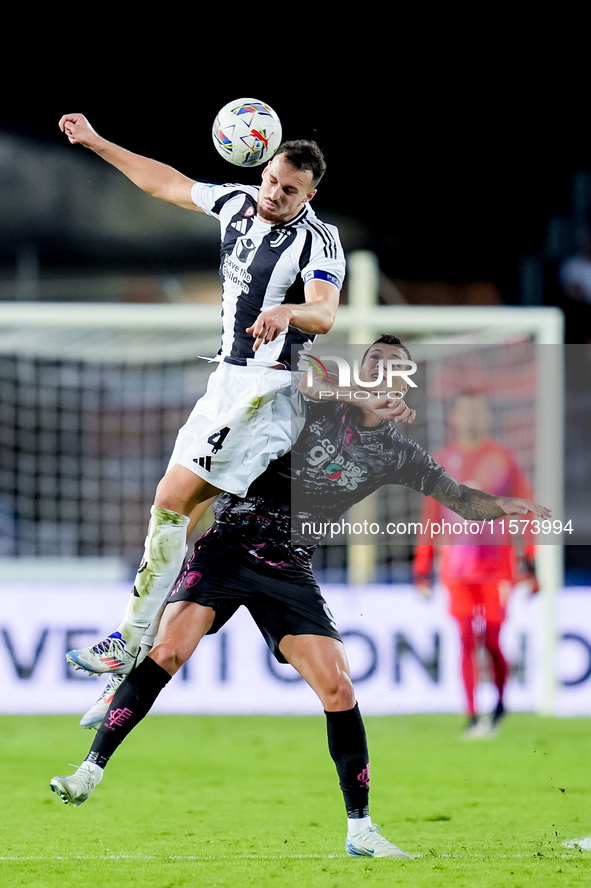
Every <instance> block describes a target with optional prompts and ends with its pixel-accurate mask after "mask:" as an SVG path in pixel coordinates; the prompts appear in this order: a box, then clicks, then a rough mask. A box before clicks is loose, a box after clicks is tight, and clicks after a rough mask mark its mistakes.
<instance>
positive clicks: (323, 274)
mask: <svg viewBox="0 0 591 888" xmlns="http://www.w3.org/2000/svg"><path fill="white" fill-rule="evenodd" d="M311 280H318V281H327V282H328V283H329V284H332V285H333V286H334V287H336V288H337V289H339V290H340V288H341V284H340V281H339V279H338V278H337V277H336V275H334V274H331V273H330V272H329V271H318V270H313V271H308V272H307V274H305V275H304V283H305V284H307V283H308V281H311Z"/></svg>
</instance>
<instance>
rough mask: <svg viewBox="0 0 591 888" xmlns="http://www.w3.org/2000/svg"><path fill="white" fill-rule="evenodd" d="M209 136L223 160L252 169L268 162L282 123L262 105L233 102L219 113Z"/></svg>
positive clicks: (279, 136)
mask: <svg viewBox="0 0 591 888" xmlns="http://www.w3.org/2000/svg"><path fill="white" fill-rule="evenodd" d="M211 134H212V136H213V144H214V145H215V147H216V150H217V152H218V154H221V156H222V157H223V158H225V159H226V160H228V161H229V162H230V163H233V164H235V165H236V166H241V167H254V166H259V164H261V163H265V161H267V160H271V158H272V157H273V155H274V154H275V152H276V151H277V149H278V148H279V145H280V144H281V123H280V121H279V118H278V117H277V115H276V114H275V112H274V111H273V109H272V108H271V107H270V106H269V105H266V104H265V102H260V101H259V100H258V99H236V101H235V102H228V104H227V105H224V107H223V108H222V109H221V111H220V112H219V113H218V115H217V117H216V119H215V120H214V122H213V128H212V133H211Z"/></svg>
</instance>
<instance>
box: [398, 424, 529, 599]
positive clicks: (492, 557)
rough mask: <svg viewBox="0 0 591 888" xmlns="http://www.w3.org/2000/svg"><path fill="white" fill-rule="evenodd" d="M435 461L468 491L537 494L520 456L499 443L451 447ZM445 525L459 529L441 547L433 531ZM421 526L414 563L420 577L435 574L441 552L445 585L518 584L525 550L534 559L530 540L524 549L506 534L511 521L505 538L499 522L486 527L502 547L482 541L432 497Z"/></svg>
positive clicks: (487, 534)
mask: <svg viewBox="0 0 591 888" xmlns="http://www.w3.org/2000/svg"><path fill="white" fill-rule="evenodd" d="M435 458H436V460H437V462H439V463H440V464H441V465H443V466H444V467H445V470H446V472H447V473H448V474H449V475H451V476H452V477H453V478H455V479H456V481H459V482H461V483H462V484H466V485H467V486H468V487H474V488H477V489H479V490H485V491H486V492H487V493H492V494H494V495H495V496H517V497H526V498H531V496H532V491H531V487H530V484H529V482H528V480H527V478H526V477H525V475H524V474H523V472H522V471H521V470H520V469H519V467H518V465H517V463H516V461H515V458H514V457H513V455H512V454H511V453H510V451H508V450H507V449H506V448H504V447H502V446H501V445H500V444H497V443H496V441H493V440H487V441H485V442H484V443H483V444H481V445H480V447H478V448H476V449H475V450H466V449H465V448H463V447H461V446H460V445H459V444H451V445H449V446H448V447H445V448H444V449H443V450H442V451H441V452H440V453H439V454H437V455H436V457H435ZM517 517H518V518H521V517H522V516H517ZM444 521H445V522H447V525H448V526H449V527H454V525H455V530H454V531H453V532H448V533H447V534H446V535H445V540H446V543H445V544H443V545H442V544H438V542H437V537H435V539H432V538H431V533H432V529H433V524H434V523H435V524H436V525H439V526H443V522H444ZM468 523H469V524H471V522H468ZM421 524H422V529H423V533H422V534H421V535H420V536H419V538H418V545H417V547H416V551H415V558H414V564H413V574H414V577H415V579H418V578H421V577H424V578H427V577H431V576H432V573H433V563H434V558H435V555H436V554H437V557H438V569H439V576H440V579H441V581H442V583H444V584H445V583H446V582H448V581H452V582H453V581H456V582H457V581H465V582H473V583H474V582H476V583H482V582H491V581H498V580H510V581H511V582H512V583H514V582H516V580H517V578H518V573H519V557H518V555H519V550H520V548H521V549H522V550H523V554H524V555H526V556H527V557H529V558H533V555H534V547H533V544H532V543H531V542H529V541H528V542H527V544H526V545H525V546H523V540H522V541H521V542H520V543H519V545H517V544H514V540H515V538H513V539H512V538H511V535H510V534H509V533H508V530H507V519H505V522H504V524H505V533H504V534H501V524H500V520H498V521H497V522H493V526H492V528H491V527H490V526H487V527H485V528H483V531H484V533H483V534H482V538H483V539H486V538H487V536H488V539H489V540H490V539H491V538H493V539H495V540H497V539H498V540H500V542H499V544H496V543H494V544H490V543H488V544H487V543H485V542H479V540H478V535H477V536H474V535H473V534H471V533H468V532H460V531H459V527H460V525H461V524H463V521H462V519H461V518H460V516H459V515H457V514H456V513H455V512H452V511H451V510H450V509H446V508H445V506H442V505H441V504H440V503H438V502H437V500H435V499H433V498H432V497H428V498H427V499H426V500H425V505H424V508H423V514H422V519H421ZM487 525H490V522H487ZM426 528H428V530H427V531H426ZM473 529H474V530H476V529H477V528H476V527H473ZM438 539H439V541H440V542H441V540H442V539H443V537H442V536H439V537H438ZM504 539H506V540H507V543H506V544H503V540H504Z"/></svg>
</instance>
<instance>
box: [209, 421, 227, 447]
mask: <svg viewBox="0 0 591 888" xmlns="http://www.w3.org/2000/svg"><path fill="white" fill-rule="evenodd" d="M229 431H230V429H229V427H228V426H226V427H225V428H223V429H220V430H219V432H214V433H213V435H210V436H209V438H208V439H207V443H208V444H211V452H212V453H217V452H218V450H221V449H222V447H223V446H224V441H225V439H226V435H227V434H228V432H229Z"/></svg>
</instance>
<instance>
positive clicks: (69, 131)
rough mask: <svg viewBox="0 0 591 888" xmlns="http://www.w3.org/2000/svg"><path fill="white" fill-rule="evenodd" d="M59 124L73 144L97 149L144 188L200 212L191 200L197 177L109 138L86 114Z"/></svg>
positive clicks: (70, 117)
mask: <svg viewBox="0 0 591 888" xmlns="http://www.w3.org/2000/svg"><path fill="white" fill-rule="evenodd" d="M59 127H60V129H61V131H62V132H63V133H65V134H66V136H67V137H68V141H69V142H70V143H71V144H72V145H83V146H84V147H85V148H88V149H89V150H90V151H94V153H95V154H98V155H99V157H102V158H103V160H106V161H107V163H110V164H111V165H112V166H114V167H116V168H117V169H118V170H120V171H121V172H122V173H123V174H124V175H125V176H127V178H128V179H131V181H132V182H133V183H134V184H135V185H137V186H138V188H141V189H142V191H145V192H146V193H147V194H151V195H152V197H157V198H159V199H160V200H164V201H166V202H167V203H172V204H176V205H177V206H179V207H184V208H185V209H187V210H196V211H198V212H200V210H199V207H198V206H196V205H195V204H194V203H193V201H192V200H191V188H192V187H193V184H194V180H193V179H189V178H188V177H187V176H184V175H183V174H182V173H179V172H178V170H175V169H174V168H173V167H171V166H167V165H166V164H164V163H160V161H158V160H152V159H151V158H149V157H143V156H142V155H141V154H134V153H133V152H132V151H128V150H127V149H126V148H121V147H120V146H119V145H115V144H114V143H113V142H109V141H108V140H107V139H104V138H103V137H102V136H99V134H98V133H97V132H96V131H95V130H94V129H93V128H92V126H91V125H90V123H89V122H88V120H87V119H86V117H84V115H83V114H65V115H64V116H63V117H62V119H61V120H60V122H59Z"/></svg>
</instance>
